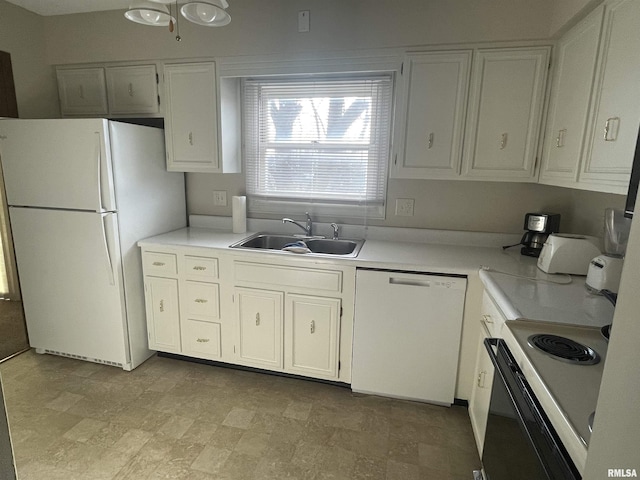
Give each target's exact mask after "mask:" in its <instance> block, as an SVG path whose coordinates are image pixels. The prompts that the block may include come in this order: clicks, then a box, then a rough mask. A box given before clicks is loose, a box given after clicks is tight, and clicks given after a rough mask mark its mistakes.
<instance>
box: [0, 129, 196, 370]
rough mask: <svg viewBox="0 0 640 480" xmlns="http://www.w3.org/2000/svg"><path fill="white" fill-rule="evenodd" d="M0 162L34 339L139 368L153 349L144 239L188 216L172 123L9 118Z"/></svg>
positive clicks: (44, 346) (57, 350)
mask: <svg viewBox="0 0 640 480" xmlns="http://www.w3.org/2000/svg"><path fill="white" fill-rule="evenodd" d="M0 159H1V162H2V169H3V174H4V182H5V191H6V199H7V204H8V206H9V217H10V221H11V229H12V233H13V241H14V248H15V254H16V262H17V266H18V276H19V280H20V288H21V291H22V299H23V305H24V312H25V319H26V323H27V331H28V334H29V343H30V345H31V346H32V347H33V348H35V349H36V351H37V352H38V353H49V354H55V355H63V356H68V357H73V358H78V359H82V360H87V361H92V362H97V363H102V364H107V365H113V366H117V367H121V368H123V369H124V370H132V369H134V368H135V367H137V366H138V365H140V364H141V363H142V362H144V361H145V360H146V359H147V358H149V357H150V356H151V355H152V354H153V352H152V351H150V350H149V349H148V343H147V329H146V320H145V308H144V286H143V279H142V264H141V259H140V252H139V248H138V247H137V245H136V242H137V241H138V240H140V239H142V238H145V237H148V236H151V235H155V234H159V233H163V232H167V231H170V230H174V229H177V228H181V227H184V226H185V225H186V201H185V184H184V174H182V173H169V172H167V171H166V168H165V150H164V132H163V130H161V129H157V128H151V127H144V126H139V125H130V124H126V123H120V122H113V121H108V120H104V119H59V120H0Z"/></svg>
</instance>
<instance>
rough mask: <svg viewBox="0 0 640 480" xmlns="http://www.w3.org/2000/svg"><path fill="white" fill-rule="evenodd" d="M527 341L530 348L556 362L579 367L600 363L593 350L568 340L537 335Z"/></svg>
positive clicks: (554, 336) (544, 334) (542, 334)
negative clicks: (573, 364) (556, 360)
mask: <svg viewBox="0 0 640 480" xmlns="http://www.w3.org/2000/svg"><path fill="white" fill-rule="evenodd" d="M527 340H528V342H529V345H531V346H532V347H535V348H538V349H540V350H542V351H543V352H545V353H547V354H549V355H551V356H552V357H554V358H556V359H558V360H562V361H565V362H569V363H576V364H580V365H594V364H596V363H598V362H599V361H600V356H599V355H598V354H597V353H596V352H595V351H594V350H593V349H591V348H589V347H587V346H585V345H582V344H581V343H578V342H576V341H573V340H571V339H570V338H566V337H560V336H558V335H550V334H546V333H539V334H536V335H531V336H530V337H529V338H528V339H527Z"/></svg>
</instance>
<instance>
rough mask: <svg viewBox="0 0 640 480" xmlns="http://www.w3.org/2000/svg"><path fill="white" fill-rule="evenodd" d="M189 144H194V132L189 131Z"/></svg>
mask: <svg viewBox="0 0 640 480" xmlns="http://www.w3.org/2000/svg"><path fill="white" fill-rule="evenodd" d="M189 145H192V146H193V132H189Z"/></svg>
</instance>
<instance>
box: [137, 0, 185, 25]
mask: <svg viewBox="0 0 640 480" xmlns="http://www.w3.org/2000/svg"><path fill="white" fill-rule="evenodd" d="M124 16H125V17H126V18H127V19H128V20H131V21H132V22H135V23H140V24H141V25H151V26H154V27H166V26H167V25H169V23H170V22H172V21H173V22H175V18H173V17H172V16H171V14H170V13H169V9H168V8H167V7H166V6H165V5H164V4H162V3H160V2H157V1H151V0H138V1H136V2H134V3H133V4H132V5H131V7H130V8H129V10H127V11H126V12H124Z"/></svg>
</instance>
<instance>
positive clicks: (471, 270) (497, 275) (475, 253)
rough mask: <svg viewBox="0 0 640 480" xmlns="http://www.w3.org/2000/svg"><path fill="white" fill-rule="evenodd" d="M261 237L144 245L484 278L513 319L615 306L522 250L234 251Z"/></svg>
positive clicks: (204, 237) (176, 234) (192, 235)
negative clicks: (341, 254)
mask: <svg viewBox="0 0 640 480" xmlns="http://www.w3.org/2000/svg"><path fill="white" fill-rule="evenodd" d="M253 233H256V232H246V233H231V232H229V231H228V230H215V229H210V228H201V227H188V228H183V229H180V230H175V231H173V232H169V233H165V234H162V235H157V236H155V237H151V238H148V239H144V240H141V241H140V242H139V245H141V246H145V247H151V248H152V247H153V246H154V245H161V246H165V247H166V246H171V245H173V246H180V247H197V248H213V249H221V250H224V251H226V252H227V253H235V254H238V255H245V256H246V255H256V256H259V257H260V258H266V257H271V258H273V259H274V261H275V260H277V259H282V258H283V256H286V257H289V258H291V259H297V258H300V259H303V258H304V260H305V261H308V260H312V261H313V262H314V263H326V264H339V265H345V266H346V265H349V266H355V267H364V268H383V269H393V270H410V271H419V272H430V273H441V274H447V273H448V274H455V275H471V274H476V273H477V272H478V271H480V279H481V280H482V282H483V284H484V286H485V289H486V290H487V291H488V293H489V294H490V295H491V296H492V298H493V299H494V301H495V302H496V304H497V305H498V307H499V308H500V310H502V312H503V314H504V315H505V317H506V318H507V319H508V320H515V319H517V318H528V319H531V320H544V321H550V322H557V323H567V324H577V325H588V326H603V325H606V324H608V323H611V320H612V318H613V306H612V305H611V304H610V303H609V302H608V301H607V300H606V299H604V298H603V297H602V296H600V295H593V294H591V293H589V292H588V291H587V290H586V288H585V286H584V280H585V277H581V276H573V277H571V280H570V283H568V284H561V283H552V282H566V281H568V279H569V277H568V276H565V275H547V274H545V273H544V272H542V271H541V270H540V269H538V268H537V266H536V259H535V258H530V257H525V256H522V255H520V254H519V250H518V249H517V248H514V249H511V250H507V251H504V250H502V249H501V248H499V247H484V246H462V245H443V244H431V243H417V242H414V243H412V242H393V241H388V240H376V239H367V240H366V241H365V243H364V245H363V247H362V250H361V251H360V253H359V255H358V256H357V257H356V258H344V257H334V256H317V255H313V256H312V255H309V256H306V255H300V254H295V253H290V252H280V251H264V250H262V251H252V250H247V249H231V248H229V246H230V245H232V244H233V243H235V242H238V241H240V240H242V239H243V238H246V237H248V236H250V235H252V234H253Z"/></svg>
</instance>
